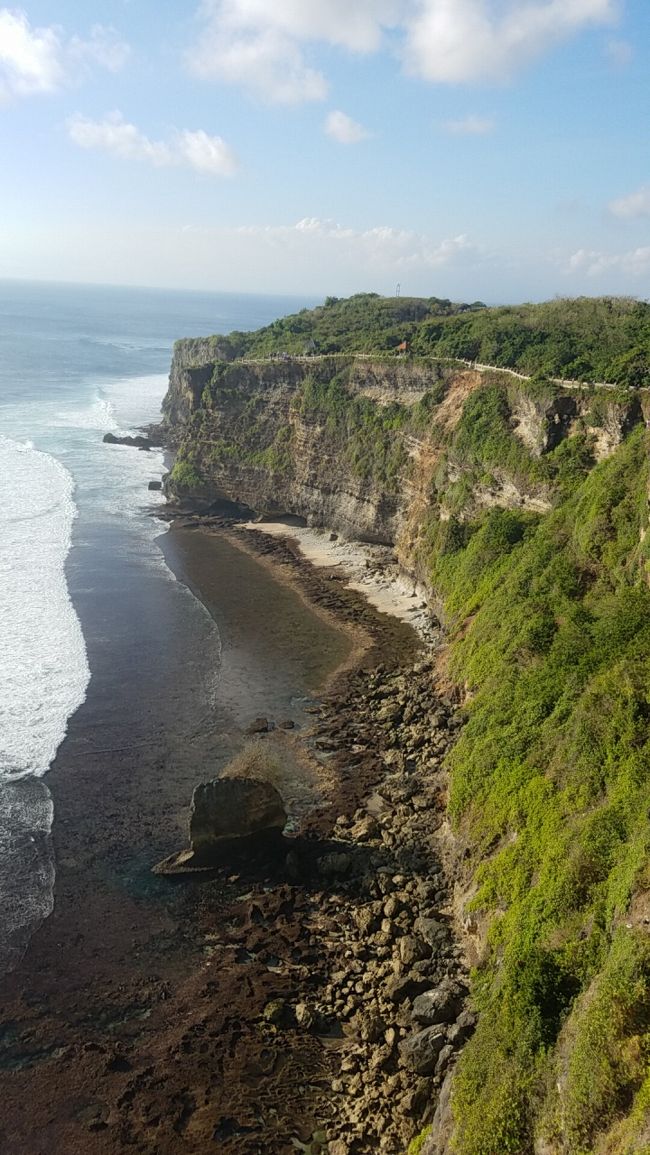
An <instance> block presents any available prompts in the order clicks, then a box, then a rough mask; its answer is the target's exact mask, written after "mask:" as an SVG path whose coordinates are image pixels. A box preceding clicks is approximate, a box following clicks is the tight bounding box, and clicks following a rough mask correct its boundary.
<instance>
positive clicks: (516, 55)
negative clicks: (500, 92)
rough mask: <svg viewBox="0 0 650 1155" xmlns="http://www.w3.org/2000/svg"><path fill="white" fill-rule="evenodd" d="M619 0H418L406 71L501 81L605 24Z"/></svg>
mask: <svg viewBox="0 0 650 1155" xmlns="http://www.w3.org/2000/svg"><path fill="white" fill-rule="evenodd" d="M618 6H619V4H618V0H526V2H522V0H503V2H502V3H501V4H500V5H498V6H496V5H493V4H489V3H487V0H419V3H418V4H417V8H416V12H415V14H414V16H413V17H412V18H411V19H407V20H406V22H405V27H406V46H405V54H404V60H405V65H406V68H407V70H408V71H409V72H411V73H413V74H415V75H417V76H420V77H422V78H423V79H425V80H430V81H434V82H437V83H458V82H463V81H470V82H471V81H483V80H490V81H499V80H502V79H504V78H507V77H509V76H511V75H512V74H513V73H515V72H517V71H519V69H520V68H521V66H522V65H524V64H526V63H527V62H528V61H529V60H531V59H533V58H534V57H536V56H539V55H541V54H542V53H544V52H546V51H548V50H549V49H550V48H552V47H553V45H554V44H556V43H558V42H560V41H562V40H564V39H566V38H568V37H570V36H572V35H574V34H575V33H577V32H579V31H580V30H581V29H583V28H588V27H590V26H593V25H598V24H608V23H610V22H612V21H613V20H614V18H615V16H616V12H617V9H618Z"/></svg>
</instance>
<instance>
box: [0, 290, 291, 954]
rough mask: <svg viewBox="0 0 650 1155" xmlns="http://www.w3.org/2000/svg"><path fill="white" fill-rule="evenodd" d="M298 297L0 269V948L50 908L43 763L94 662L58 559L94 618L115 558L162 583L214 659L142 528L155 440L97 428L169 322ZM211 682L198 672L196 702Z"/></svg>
mask: <svg viewBox="0 0 650 1155" xmlns="http://www.w3.org/2000/svg"><path fill="white" fill-rule="evenodd" d="M307 303H309V302H306V301H305V300H298V299H294V298H291V299H287V298H277V297H256V296H238V295H230V294H206V293H176V292H167V291H160V290H144V289H142V290H136V289H118V288H112V287H110V288H109V287H98V286H79V285H54V284H29V283H25V282H9V281H0V681H1V685H2V693H0V956H1V954H2V942H3V940H4V941H5V942H9V941H10V942H11V943H12V951H14V952H15V951H16V950H18V949H19V948H20V947H21V945H22V944H23V943H24V941H25V939H26V937H27V936H28V934H29V933H30V932H31V931H32V930H33V928H34V927H35V926H36V925H37V924H38V922H39V921H40V920H41V919H42V918H43V917H45V916H46V915H47V914H48V913H49V911H50V910H51V909H52V903H53V887H54V878H55V864H54V858H53V853H52V846H51V838H50V831H51V827H52V820H53V813H52V802H51V797H50V793H49V790H48V788H47V781H46V774H47V770H48V768H49V766H50V765H51V763H52V761H53V759H54V757H55V755H56V751H57V749H58V747H59V745H60V743H61V742H62V740H63V738H64V736H65V733H66V728H67V725H68V721H69V719H70V717H71V716H72V714H73V713H74V712H75V710H76V709H77V708H78V707H79V705H80V704H81V703H82V702H83V701H84V698H85V695H86V691H87V687H88V684H89V680H90V679H91V678H92V677H93V669H92V663H89V660H88V656H87V647H86V639H85V637H84V630H83V629H82V625H81V622H80V619H79V616H78V614H77V611H76V609H75V604H74V602H73V599H72V598H71V596H70V589H69V573H70V568H71V563H73V564H72V569H73V572H74V580H75V585H76V591H77V600H78V601H79V600H83V595H84V592H86V593H88V592H89V591H91V592H92V595H93V598H94V604H96V605H98V606H104V609H105V612H106V616H107V623H108V624H107V628H110V612H109V607H110V604H111V600H110V599H111V598H113V600H115V599H116V597H117V595H116V592H115V589H114V585H115V575H116V573H117V572H118V571H119V573H120V574H122V573H123V572H124V573H130V574H136V573H140V574H141V573H142V572H143V571H146V572H147V573H148V575H149V580H151V581H152V582H154V583H158V586H159V587H161V588H162V586H163V585H164V586H169V587H173V588H170V589H167V590H166V591H165V597H166V599H167V602H166V604H167V603H169V602H170V599H171V600H173V607H174V614H175V615H176V617H177V618H178V620H179V621H180V622H183V621H185V620H187V622H188V623H191V622H192V621H195V619H196V618H197V616H198V617H202V618H204V619H205V621H202V622H201V623H200V625H201V629H200V631H198V630H197V631H195V632H197V633H200V636H201V639H202V641H201V644H202V646H204V647H205V653H204V654H202V655H201V658H202V659H205V661H204V662H203V663H202V668H204V669H205V671H206V674H205V678H206V679H209V677H210V676H214V674H212V675H211V674H210V671H215V670H217V669H218V658H219V646H220V639H219V635H218V631H217V627H216V626H215V625H214V623H213V622H212V621H211V620H210V619H209V618H207V615H206V611H205V610H204V609H203V607H202V606H201V605H199V603H198V602H196V601H195V599H194V598H193V597H192V595H191V594H190V593H189V592H188V590H187V589H186V588H185V587H184V586H181V585H179V584H178V583H176V582H175V581H174V578H173V576H172V575H171V573H170V571H169V570H168V569H167V567H166V565H165V562H164V559H163V556H162V553H161V550H160V548H159V545H158V543H157V537H158V536H159V534H160V531H161V523H160V522H158V521H157V520H156V519H155V516H152V512H153V513H155V505H156V503H157V502H159V501H160V500H161V498H160V497H159V495H157V494H156V493H149V492H148V490H147V484H148V482H149V481H151V480H158V479H160V477H161V476H162V474H163V472H164V465H163V455H162V452H160V451H153V452H151V453H144V452H137V451H134V450H132V449H129V448H126V447H123V446H110V445H105V444H104V443H103V441H102V437H103V434H104V433H106V432H108V431H112V432H129V431H133V430H134V429H137V428H138V427H139V426H141V425H143V424H146V423H148V422H151V421H155V420H157V419H158V417H159V414H160V403H161V400H162V397H163V395H164V392H165V388H166V382H167V372H168V369H169V361H170V357H171V349H172V344H173V342H174V340H176V338H178V337H181V336H201V335H206V334H210V333H215V332H228V331H230V330H231V329H252V328H257V327H258V326H259V325H262V324H266V323H268V322H270V321H271V320H273V319H274V318H275V317H277V316H280V315H282V314H284V313H286V312H290V311H294V310H295V309H297V308H300V307H302V306H303V305H305V304H307ZM71 548H72V553H70V550H71ZM126 562H128V567H127V566H126V564H125V563H126ZM120 567H121V568H120ZM111 571H112V572H111ZM123 580H124V579H123V578H122V577H120V581H123ZM104 581H105V583H106V596H105V597H103V595H102V582H104ZM91 587H92V589H91ZM151 590H152V599H153V598H155V593H156V589H155V585H154V586H152V587H151ZM123 596H124V597H126V598H128V596H129V591H128V588H125V589H124V591H123ZM97 618H98V612H97V613H96V614H95V621H97ZM195 624H196V622H195ZM96 649H97V647H96ZM100 650H101V647H100ZM213 691H214V687H213V685H211V684H210V683H209V681H206V683H205V685H204V686H203V687H202V692H203V693H204V694H205V698H206V702H207V701H209V700H210V696H211V694H212V693H213Z"/></svg>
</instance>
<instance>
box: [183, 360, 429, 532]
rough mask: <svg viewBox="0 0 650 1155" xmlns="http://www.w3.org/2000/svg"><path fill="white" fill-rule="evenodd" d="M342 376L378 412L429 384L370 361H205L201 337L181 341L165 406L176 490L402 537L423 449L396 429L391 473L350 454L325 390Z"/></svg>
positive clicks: (406, 404)
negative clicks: (176, 447)
mask: <svg viewBox="0 0 650 1155" xmlns="http://www.w3.org/2000/svg"><path fill="white" fill-rule="evenodd" d="M339 376H341V377H344V378H345V381H346V384H345V389H346V391H349V397H350V399H353V398H355V399H357V400H358V402H359V404H360V405H361V407H362V408H365V409H367V410H368V411H371V410H373V409H377V411H378V412H381V411H382V410H383V411H385V412H388V411H389V409H390V407H391V406H392V407H395V406H399V407H402V408H404V409H406V410H408V409H410V408H411V407H413V406H414V405H415V404H417V403H418V402H420V401H421V399H422V397H423V396H424V394H425V392H426V387H427V383H429V384H430V381H429V382H428V381H427V377H426V375H425V374H424V373H423V372H422V371H415V372H414V371H411V370H410V369H409V367H408V366H406V365H405V366H403V367H402V366H400V365H395V364H390V363H388V364H382V363H373V362H372V361H370V360H368V361H365V360H364V361H362V362H361V361H359V362H355V361H353V360H351V359H333V358H323V359H320V358H311V359H304V360H298V359H292V360H286V361H285V360H269V361H264V362H259V363H254V362H248V363H246V362H235V363H231V364H226V363H223V362H221V363H218V362H214V361H209V362H207V363H204V364H199V363H197V348H196V344H195V343H188V347H186V345H185V343H184V342H179V343H178V344H177V347H176V351H175V355H174V361H173V364H172V371H171V375H170V385H169V391H168V394H167V397H166V399H165V404H164V414H165V421H166V425H167V428H168V429H169V431H170V432H171V434H172V438H173V439H174V440H175V441H177V442H178V441H180V451H179V464H178V466H177V468H176V470H175V472H174V474H172V478H171V480H170V483H169V490H170V492H171V493H173V494H174V495H175V496H176V497H179V498H182V499H184V500H186V501H191V500H195V501H198V502H199V503H200V504H206V503H209V502H210V501H213V500H221V499H225V500H228V501H234V502H237V503H240V504H243V505H246V506H248V507H250V508H251V509H252V510H254V511H256V512H257V513H260V514H267V515H281V514H292V515H296V516H299V517H303V518H305V519H306V520H307V521H308V522H309V523H310V524H313V525H316V526H328V527H330V528H332V529H335V530H337V531H339V532H340V533H342V534H344V535H345V536H348V537H351V538H356V539H358V540H362V541H369V542H379V543H386V544H391V543H394V542H395V541H396V540H397V538H398V536H399V533H400V529H401V527H402V525H403V524H404V521H405V519H406V516H407V513H408V506H409V500H410V488H409V485H408V484H407V473H408V472H409V470H408V463H409V453H411V452H413V451H414V450H413V447H412V446H410V447H409V449H408V450H407V446H406V441H405V438H404V435H403V432H402V431H401V430H397V429H396V430H395V434H396V438H397V441H396V442H395V444H394V446H393V448H394V450H395V452H396V455H397V456H401V457H402V459H403V460H402V461H401V463H400V468H399V471H398V472H397V473H396V474H395V475H394V476H393V477H391V478H390V479H388V478H382V477H378V476H377V475H376V473H375V471H374V470H373V468H372V463H371V462H370V461H366V462H365V464H364V463H363V462H360V461H358V460H355V459H354V458H353V456H351V455H350V454H347V455H346V452H345V448H346V447H345V444H344V443H343V439H344V434H345V430H344V429H343V427H342V423H341V422H340V420H339V418H340V416H341V414H340V413H337V412H336V402H337V400H340V398H339V397H338V395H336V396H335V395H334V393H333V394H332V396H331V397H325V395H326V394H327V392H328V388H329V386H330V383H331V382H332V381H333V380H334V379H336V378H337V377H339ZM324 398H325V400H324ZM330 402H331V404H330ZM330 410H331V411H330Z"/></svg>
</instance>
